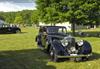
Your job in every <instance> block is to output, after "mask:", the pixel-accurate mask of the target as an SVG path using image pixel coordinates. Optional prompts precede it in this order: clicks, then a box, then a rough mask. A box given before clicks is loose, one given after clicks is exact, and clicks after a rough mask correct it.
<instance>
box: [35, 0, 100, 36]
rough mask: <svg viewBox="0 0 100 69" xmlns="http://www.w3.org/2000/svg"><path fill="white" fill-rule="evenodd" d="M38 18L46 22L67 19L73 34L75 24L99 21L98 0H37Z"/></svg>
mask: <svg viewBox="0 0 100 69" xmlns="http://www.w3.org/2000/svg"><path fill="white" fill-rule="evenodd" d="M36 3H37V9H38V10H39V11H40V19H41V21H43V22H47V23H57V22H65V21H69V22H70V23H71V24H72V31H73V35H75V24H80V25H87V24H89V25H91V24H96V23H98V22H100V20H99V19H100V1H99V0H37V1H36Z"/></svg>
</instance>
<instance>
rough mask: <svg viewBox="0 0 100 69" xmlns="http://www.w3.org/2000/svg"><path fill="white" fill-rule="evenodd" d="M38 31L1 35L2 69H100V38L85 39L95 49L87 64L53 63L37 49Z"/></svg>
mask: <svg viewBox="0 0 100 69" xmlns="http://www.w3.org/2000/svg"><path fill="white" fill-rule="evenodd" d="M37 33H38V30H37V29H35V28H32V27H30V28H29V27H27V28H22V33H21V34H0V69H100V38H97V37H84V38H82V37H81V39H85V40H88V41H89V42H90V43H91V45H92V48H93V56H92V57H91V59H90V60H89V61H85V62H73V61H68V60H67V61H63V62H58V63H55V62H51V61H49V59H50V57H49V56H48V55H47V54H45V53H44V52H42V51H41V50H40V49H38V48H37V45H36V43H35V36H36V35H37Z"/></svg>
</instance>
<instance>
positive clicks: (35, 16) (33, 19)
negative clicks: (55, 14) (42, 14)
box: [31, 10, 39, 25]
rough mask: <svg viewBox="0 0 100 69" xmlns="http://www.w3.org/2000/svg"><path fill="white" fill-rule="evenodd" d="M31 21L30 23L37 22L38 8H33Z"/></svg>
mask: <svg viewBox="0 0 100 69" xmlns="http://www.w3.org/2000/svg"><path fill="white" fill-rule="evenodd" d="M31 23H32V24H36V25H38V24H39V12H38V10H34V11H33V12H32V15H31Z"/></svg>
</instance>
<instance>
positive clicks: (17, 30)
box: [0, 24, 21, 34]
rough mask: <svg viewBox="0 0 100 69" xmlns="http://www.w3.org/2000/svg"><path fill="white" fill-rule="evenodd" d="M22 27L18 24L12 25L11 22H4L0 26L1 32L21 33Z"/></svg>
mask: <svg viewBox="0 0 100 69" xmlns="http://www.w3.org/2000/svg"><path fill="white" fill-rule="evenodd" d="M20 32H21V29H20V28H19V27H17V26H16V25H14V26H10V25H9V24H3V25H2V26H0V33H2V34H3V33H20Z"/></svg>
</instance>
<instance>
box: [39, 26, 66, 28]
mask: <svg viewBox="0 0 100 69" xmlns="http://www.w3.org/2000/svg"><path fill="white" fill-rule="evenodd" d="M40 27H46V28H48V27H62V28H66V27H65V26H40Z"/></svg>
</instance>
